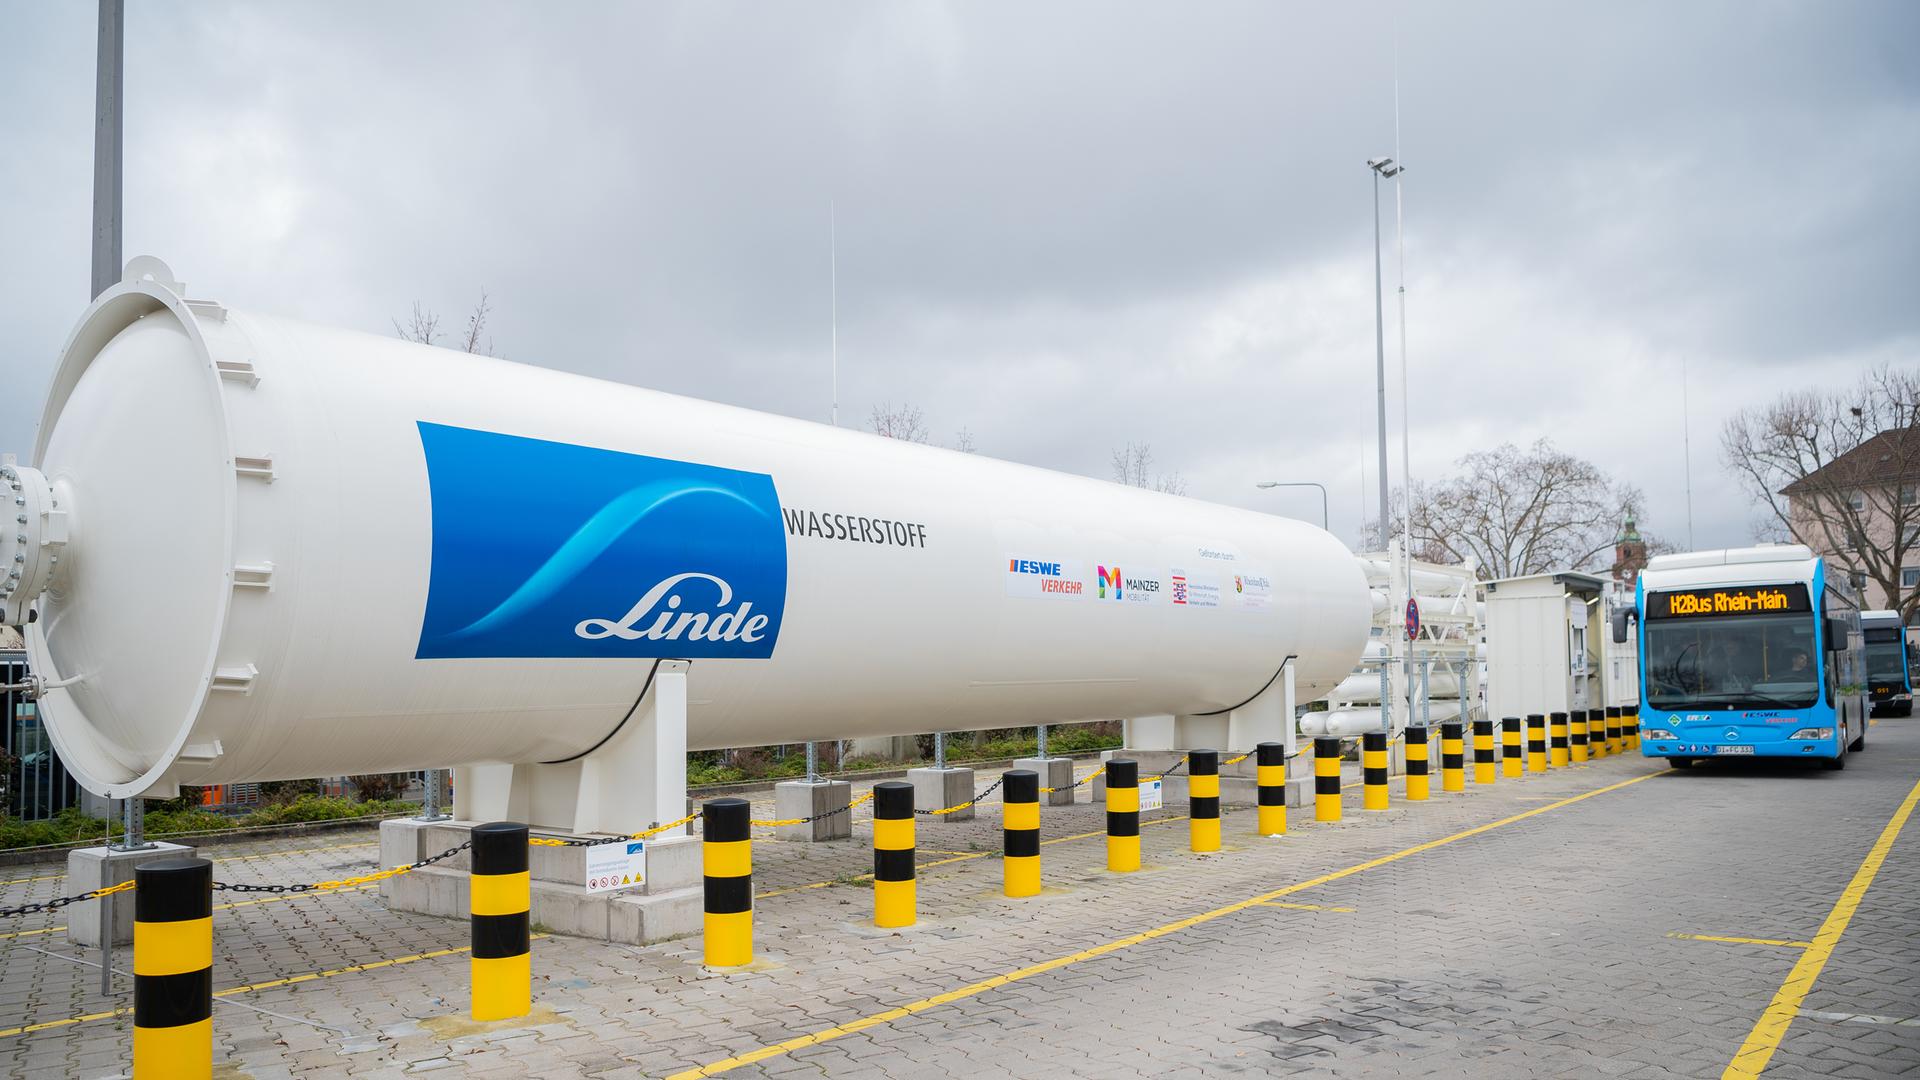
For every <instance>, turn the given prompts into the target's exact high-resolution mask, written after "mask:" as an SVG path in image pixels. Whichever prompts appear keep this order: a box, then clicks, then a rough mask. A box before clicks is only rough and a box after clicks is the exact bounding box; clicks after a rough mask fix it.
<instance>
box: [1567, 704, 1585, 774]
mask: <svg viewBox="0 0 1920 1080" xmlns="http://www.w3.org/2000/svg"><path fill="white" fill-rule="evenodd" d="M1567 729H1568V735H1567V749H1568V751H1569V753H1570V755H1571V757H1572V760H1573V763H1574V764H1575V765H1578V764H1581V763H1582V762H1584V761H1586V760H1587V758H1588V757H1589V756H1590V754H1589V750H1588V746H1587V710H1585V709H1575V710H1573V712H1572V713H1571V714H1570V715H1569V716H1568V717H1567Z"/></svg>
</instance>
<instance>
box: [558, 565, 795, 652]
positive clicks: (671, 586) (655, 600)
mask: <svg viewBox="0 0 1920 1080" xmlns="http://www.w3.org/2000/svg"><path fill="white" fill-rule="evenodd" d="M695 579H698V580H702V581H710V582H712V583H713V584H714V585H716V586H718V587H719V589H720V596H719V599H718V600H717V601H716V602H715V603H714V607H713V610H712V611H711V612H707V611H681V610H680V594H679V593H677V592H675V591H674V590H675V589H677V588H678V587H679V586H680V584H681V583H682V582H685V581H692V580H695ZM662 601H664V605H663V603H662ZM732 603H733V586H731V585H729V584H727V583H726V582H725V581H724V580H722V579H720V578H717V577H714V576H713V575H712V574H675V575H674V576H672V577H670V578H668V579H666V580H665V581H662V582H661V583H660V584H658V585H655V586H654V587H653V588H651V589H648V590H647V591H646V594H645V595H643V596H641V597H640V599H639V601H638V602H637V603H635V604H634V605H633V607H631V608H629V609H628V610H627V613H626V614H625V615H622V616H621V617H620V618H619V619H618V620H617V621H616V620H609V619H583V620H581V622H580V624H579V625H577V626H575V627H574V628H573V632H574V634H575V635H577V636H579V637H583V638H586V639H587V640H588V641H598V640H600V639H601V638H609V637H617V638H619V639H621V640H622V641H639V640H640V639H642V638H645V639H646V640H648V641H681V640H686V641H745V642H755V641H759V640H760V639H761V637H763V636H764V634H765V631H766V629H767V617H766V616H765V615H751V614H749V612H751V611H752V610H753V601H751V600H744V601H741V603H740V606H739V607H737V608H731V609H729V606H728V605H730V604H732ZM649 619H651V621H649ZM643 623H644V624H646V628H645V629H643V630H642V629H635V627H638V626H640V625H641V624H643Z"/></svg>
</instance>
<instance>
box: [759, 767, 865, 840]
mask: <svg viewBox="0 0 1920 1080" xmlns="http://www.w3.org/2000/svg"><path fill="white" fill-rule="evenodd" d="M852 798H853V785H852V784H849V783H847V782H846V781H845V780H822V781H820V782H819V783H816V784H809V783H808V782H806V781H805V780H789V781H787V782H786V783H784V784H775V785H773V816H774V817H775V818H779V819H782V820H784V819H787V818H809V817H810V818H817V819H818V820H815V821H811V822H808V823H807V824H805V825H781V826H778V827H776V828H775V829H774V830H773V837H774V839H776V840H800V841H804V842H806V843H815V842H818V841H821V840H847V839H850V838H851V837H852V836H853V815H852V814H851V813H848V812H847V804H848V803H849V802H850V801H852ZM830 811H839V812H838V813H829V812H830ZM821 814H828V816H827V817H820V815H821Z"/></svg>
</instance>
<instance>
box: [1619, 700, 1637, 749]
mask: <svg viewBox="0 0 1920 1080" xmlns="http://www.w3.org/2000/svg"><path fill="white" fill-rule="evenodd" d="M1620 736H1621V738H1622V739H1623V740H1624V741H1625V743H1626V747H1627V749H1629V750H1638V749H1640V706H1638V705H1628V706H1626V707H1625V708H1622V709H1621V710H1620Z"/></svg>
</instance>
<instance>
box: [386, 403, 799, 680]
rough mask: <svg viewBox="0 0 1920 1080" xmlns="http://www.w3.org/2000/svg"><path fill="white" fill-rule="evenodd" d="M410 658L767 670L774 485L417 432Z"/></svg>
mask: <svg viewBox="0 0 1920 1080" xmlns="http://www.w3.org/2000/svg"><path fill="white" fill-rule="evenodd" d="M419 427H420V444H421V447H422V449H424V450H425V452H426V459H427V484H428V487H429V489H430V490H431V492H432V499H433V568H432V572H431V574H430V576H429V578H428V586H427V608H426V614H425V616H424V617H423V618H422V620H421V625H420V644H419V646H418V647H417V648H416V649H415V651H414V655H415V656H416V657H418V658H420V659H442V658H454V657H563V656H564V657H607V658H617V657H680V658H688V659H699V658H706V657H725V658H733V659H765V658H767V657H769V656H772V655H773V647H774V644H775V642H777V641H778V640H779V637H780V617H781V614H782V613H783V612H784V611H785V609H786V602H787V543H786V536H785V534H784V532H783V530H782V527H781V524H780V503H779V497H778V495H777V494H776V493H775V491H774V486H773V478H772V477H770V476H767V475H766V474H764V473H752V472H741V471H739V470H735V469H723V468H718V467H716V466H712V465H701V464H697V463H694V462H690V461H674V460H672V459H670V458H656V457H645V456H642V455H639V454H624V453H620V452H618V451H613V450H601V449H596V448H594V447H588V446H575V445H572V444H570V443H558V442H547V441H545V440H541V439H527V438H521V437H519V436H516V435H501V434H498V433H495V432H490V431H475V430H472V429H468V428H458V427H448V426H445V425H442V424H429V423H426V422H424V421H423V422H421V423H420V425H419Z"/></svg>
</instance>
